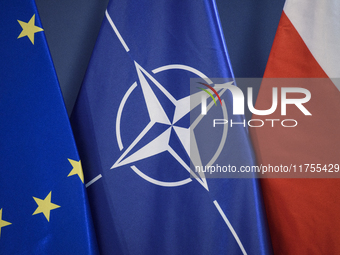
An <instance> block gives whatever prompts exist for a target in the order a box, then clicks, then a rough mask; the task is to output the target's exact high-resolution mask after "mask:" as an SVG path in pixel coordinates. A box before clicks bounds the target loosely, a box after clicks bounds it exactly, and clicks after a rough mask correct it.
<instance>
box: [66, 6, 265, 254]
mask: <svg viewBox="0 0 340 255" xmlns="http://www.w3.org/2000/svg"><path fill="white" fill-rule="evenodd" d="M197 77H201V78H203V79H208V78H207V77H223V78H232V77H233V74H232V71H231V69H230V65H229V60H228V56H227V52H226V48H225V44H224V41H223V35H222V32H221V29H220V24H219V19H218V14H217V11H216V6H215V3H214V2H213V1H210V0H195V1H192V0H191V1H182V0H178V1H166V0H164V1H163V0H158V1H111V2H110V3H109V6H108V9H107V12H106V17H105V19H104V21H103V24H102V28H101V31H100V34H99V37H98V40H97V44H96V47H95V49H94V52H93V55H92V59H91V61H90V64H89V67H88V70H87V74H86V77H85V79H84V82H83V85H82V88H81V91H80V94H79V97H78V100H77V103H76V106H75V108H74V111H73V113H72V116H71V123H72V127H73V130H74V134H75V138H76V142H77V145H78V149H79V153H80V156H81V158H82V160H83V165H84V173H85V183H86V185H87V191H88V194H89V199H90V206H91V211H92V215H93V218H94V223H95V229H96V235H97V240H98V243H99V249H100V252H101V254H134V255H135V254H145V255H150V254H157V255H158V254H195V255H197V254H202V255H203V254H212V255H215V254H271V244H270V240H269V237H268V233H267V227H266V220H265V214H264V209H263V205H262V201H261V193H260V188H259V184H258V182H257V180H256V179H252V178H248V179H231V178H207V173H200V174H198V173H196V177H195V178H190V174H189V171H190V168H189V166H190V163H189V161H190V158H189V156H188V155H189V154H190V153H191V152H190V150H191V149H189V147H190V146H191V147H195V146H193V145H195V144H196V143H195V142H193V141H192V140H191V141H190V143H191V144H190V146H188V138H189V137H190V138H191V135H190V134H191V133H190V132H191V131H190V129H189V127H188V126H190V123H189V119H190V118H189V115H191V113H190V109H189V110H188V98H189V94H190V78H197ZM223 102H225V105H226V108H227V111H228V113H230V114H231V113H232V110H231V109H232V100H231V94H228V93H224V94H223ZM213 107H215V108H211V109H220V108H218V106H213ZM197 109H198V111H199V110H200V108H199V106H198V107H196V108H195V109H193V111H192V112H194V111H195V110H197ZM189 113H190V114H189ZM209 114H210V112H209ZM234 121H235V122H239V123H241V124H239V125H234V127H233V128H229V129H228V131H227V136H226V137H225V136H224V138H223V139H224V141H225V143H224V146H222V148H220V149H221V152H220V154H219V157H218V159H217V160H216V161H215V163H216V162H218V164H219V165H225V166H228V165H231V166H235V168H240V167H241V166H242V165H247V166H251V165H254V164H255V163H254V156H253V152H252V149H251V146H250V143H249V139H248V136H247V131H246V129H245V128H244V126H243V125H242V121H243V117H242V116H241V117H240V116H235V117H234ZM203 131H204V130H203ZM216 133H217V134H219V135H220V133H219V132H216ZM222 133H223V132H222ZM223 134H224V133H223ZM207 137H208V138H209V139H208V140H209V141H216V140H214V139H215V137H214V132H211V133H209V135H208V136H207ZM222 137H223V135H222ZM201 138H202V137H200V139H197V143H198V142H199V141H198V140H202V139H201ZM218 139H221V136H219V137H218ZM203 140H204V139H203ZM212 149H213V150H216V148H212ZM208 151H209V150H208ZM201 155H202V154H201ZM210 156H211V155H202V162H203V158H209V157H210ZM192 177H193V176H192Z"/></svg>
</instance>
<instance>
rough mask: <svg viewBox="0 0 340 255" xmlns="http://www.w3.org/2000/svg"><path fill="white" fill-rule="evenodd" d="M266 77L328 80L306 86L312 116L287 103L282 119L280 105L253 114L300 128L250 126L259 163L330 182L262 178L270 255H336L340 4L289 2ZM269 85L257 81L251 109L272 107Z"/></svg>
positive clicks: (339, 238) (339, 244)
mask: <svg viewBox="0 0 340 255" xmlns="http://www.w3.org/2000/svg"><path fill="white" fill-rule="evenodd" d="M264 77H265V78H283V77H284V78H326V79H323V80H322V82H318V80H317V79H315V81H316V82H311V83H310V84H308V85H307V86H305V88H306V89H308V90H309V91H310V93H311V99H310V100H309V101H308V102H307V103H305V104H304V105H303V106H304V107H305V108H306V109H307V110H308V111H309V112H310V113H311V114H312V115H311V116H306V115H304V114H303V113H302V112H301V110H300V109H298V107H296V106H294V105H288V106H287V115H286V116H282V115H281V112H280V110H279V107H278V109H277V110H276V111H275V112H274V113H273V114H271V115H270V116H256V115H254V116H253V117H252V118H253V119H262V120H265V119H280V120H281V121H282V120H283V119H294V120H296V121H297V123H298V124H297V126H296V127H283V126H282V125H280V124H278V125H276V122H277V123H279V122H278V121H276V122H275V126H274V127H272V125H264V126H262V127H253V128H250V134H251V139H252V142H253V145H254V149H255V153H256V158H257V161H258V164H259V165H261V164H262V165H267V166H268V165H271V166H280V165H281V164H282V165H287V166H293V167H294V166H295V167H296V168H297V169H298V170H300V166H301V169H302V170H303V171H306V169H307V168H308V169H307V171H310V170H313V167H314V169H317V167H320V168H318V169H319V170H320V169H321V171H323V172H324V173H325V172H326V171H327V175H326V176H327V177H329V178H316V177H320V176H321V175H320V173H318V172H317V171H314V172H310V174H308V176H307V175H306V177H308V178H303V179H302V178H291V177H293V174H290V175H287V178H263V179H262V180H261V185H262V189H263V196H264V201H265V206H266V212H267V217H268V223H269V229H270V235H271V239H272V243H273V248H274V253H275V254H285V255H286V254H340V179H339V178H340V171H339V172H336V169H335V168H336V164H338V165H339V164H340V91H339V89H340V87H339V86H338V87H337V80H336V79H335V78H339V79H340V1H338V0H333V1H329V0H327V1H326V0H287V1H286V3H285V6H284V10H283V13H282V16H281V20H280V23H279V26H278V29H277V33H276V37H275V40H274V44H273V46H272V50H271V54H270V57H269V60H268V63H267V67H266V71H265V75H264ZM275 86H276V85H275V83H274V84H273V83H269V82H263V83H262V85H261V88H260V91H259V95H258V98H257V101H256V106H255V108H256V109H269V108H270V106H271V105H272V87H275ZM280 86H281V85H280ZM280 86H276V87H280ZM282 86H284V85H282ZM289 86H290V85H289V84H287V85H286V87H289ZM294 87H297V86H296V85H294ZM278 93H279V97H278V98H280V88H278ZM289 96H299V95H289ZM289 96H287V97H289ZM302 96H303V95H302ZM300 97H301V94H300ZM279 102H280V101H279ZM278 105H280V104H278ZM312 164H314V165H312ZM338 165H337V166H338ZM331 168H332V169H331ZM331 170H333V172H329V171H331ZM322 176H324V175H322Z"/></svg>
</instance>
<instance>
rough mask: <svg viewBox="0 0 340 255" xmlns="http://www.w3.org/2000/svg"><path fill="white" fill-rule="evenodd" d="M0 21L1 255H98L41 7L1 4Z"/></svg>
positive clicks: (28, 1) (30, 3)
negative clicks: (42, 23) (40, 10)
mask: <svg viewBox="0 0 340 255" xmlns="http://www.w3.org/2000/svg"><path fill="white" fill-rule="evenodd" d="M0 20H1V21H0V24H1V31H2V36H1V38H2V39H1V48H0V56H1V59H0V66H1V68H0V77H1V80H0V158H1V166H0V254H4V255H7V254H10V255H13V254H44V255H46V254H98V247H97V241H96V239H95V235H94V229H93V223H92V219H91V217H90V209H89V205H88V199H87V195H86V189H85V185H84V184H83V174H82V167H81V162H80V160H79V155H78V152H77V149H76V146H75V142H74V138H73V135H72V130H71V126H70V122H69V120H68V116H67V112H66V109H65V106H64V103H63V99H62V95H61V91H60V88H59V85H58V80H57V77H56V73H55V70H54V67H53V64H52V60H51V57H50V55H49V50H48V47H47V44H46V40H45V37H44V31H43V28H42V26H41V23H40V20H39V16H38V12H37V9H36V6H35V3H34V1H31V0H25V1H22V0H11V1H2V2H1V8H0Z"/></svg>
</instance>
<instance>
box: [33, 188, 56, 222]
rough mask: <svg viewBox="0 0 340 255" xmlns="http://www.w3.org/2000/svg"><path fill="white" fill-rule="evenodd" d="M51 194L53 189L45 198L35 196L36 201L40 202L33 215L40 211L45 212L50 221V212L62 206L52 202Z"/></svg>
mask: <svg viewBox="0 0 340 255" xmlns="http://www.w3.org/2000/svg"><path fill="white" fill-rule="evenodd" d="M51 196H52V191H51V192H50V193H49V194H48V195H47V197H45V199H44V200H42V199H40V198H36V197H33V199H34V200H35V202H36V203H37V204H38V208H37V209H36V210H35V211H34V213H33V214H32V215H35V214H38V213H43V214H44V215H45V217H46V219H47V221H50V212H51V210H53V209H57V208H59V207H60V206H59V205H56V204H53V203H51Z"/></svg>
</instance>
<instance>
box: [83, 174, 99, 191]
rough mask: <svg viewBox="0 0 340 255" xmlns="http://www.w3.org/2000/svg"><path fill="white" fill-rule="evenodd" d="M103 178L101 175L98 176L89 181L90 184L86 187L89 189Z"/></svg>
mask: <svg viewBox="0 0 340 255" xmlns="http://www.w3.org/2000/svg"><path fill="white" fill-rule="evenodd" d="M102 177H103V176H102V175H101V174H99V175H97V176H96V177H94V178H93V179H92V180H91V181H89V182H88V183H86V185H85V187H86V188H88V187H89V186H90V185H92V184H93V183H95V182H96V181H98V180H99V179H100V178H102Z"/></svg>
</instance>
